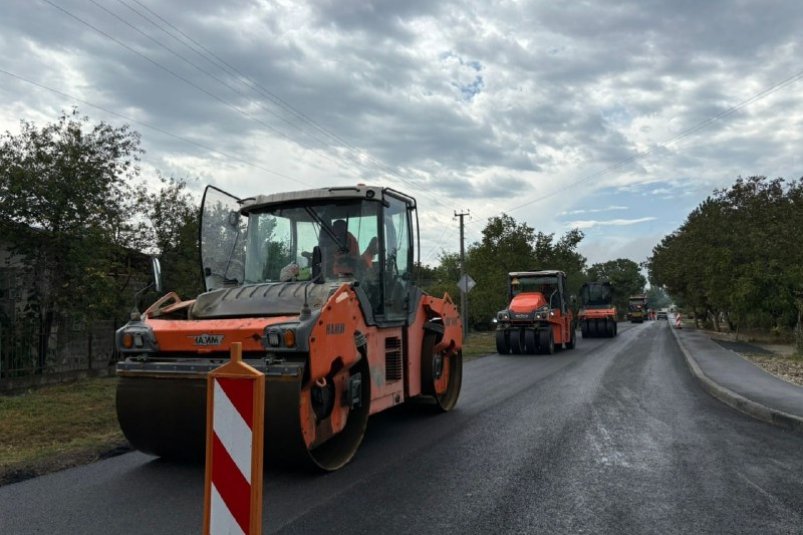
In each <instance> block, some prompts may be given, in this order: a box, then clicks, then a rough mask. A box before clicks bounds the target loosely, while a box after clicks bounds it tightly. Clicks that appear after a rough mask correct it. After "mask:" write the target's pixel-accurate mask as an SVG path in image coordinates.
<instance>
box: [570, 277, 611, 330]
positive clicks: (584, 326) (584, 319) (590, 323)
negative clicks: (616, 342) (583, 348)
mask: <svg viewBox="0 0 803 535" xmlns="http://www.w3.org/2000/svg"><path fill="white" fill-rule="evenodd" d="M616 321H617V310H616V306H615V305H614V304H613V287H612V286H611V284H610V283H609V282H587V283H585V284H583V285H582V286H581V287H580V311H579V312H578V313H577V322H578V323H579V324H580V333H581V334H582V335H583V338H595V337H613V336H616V334H617V331H618V328H617V323H616Z"/></svg>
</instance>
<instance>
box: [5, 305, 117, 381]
mask: <svg viewBox="0 0 803 535" xmlns="http://www.w3.org/2000/svg"><path fill="white" fill-rule="evenodd" d="M115 328H116V324H115V322H114V321H113V320H107V321H100V322H95V323H93V324H92V325H89V326H87V325H82V324H80V323H75V322H71V321H70V320H65V321H62V322H59V324H58V325H56V326H54V328H53V329H51V332H50V333H48V335H47V336H48V339H47V340H45V339H44V336H45V335H44V333H42V330H41V328H40V326H39V322H37V321H35V320H29V319H17V320H16V321H14V322H7V323H0V387H2V386H4V384H3V383H10V382H12V381H13V382H15V384H19V381H18V380H19V379H20V378H25V377H35V376H53V375H59V374H69V373H72V372H82V371H92V370H95V371H97V370H103V369H108V368H109V366H110V365H111V364H113V363H114V362H116V360H117V355H116V352H115V350H114V330H115ZM45 341H47V344H45ZM45 347H47V350H46V351H45V349H44V348H45Z"/></svg>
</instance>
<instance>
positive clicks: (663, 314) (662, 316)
mask: <svg viewBox="0 0 803 535" xmlns="http://www.w3.org/2000/svg"><path fill="white" fill-rule="evenodd" d="M655 319H659V320H668V319H669V312H668V311H667V310H666V309H665V308H662V309H661V310H659V311H658V314H657V315H656V316H655Z"/></svg>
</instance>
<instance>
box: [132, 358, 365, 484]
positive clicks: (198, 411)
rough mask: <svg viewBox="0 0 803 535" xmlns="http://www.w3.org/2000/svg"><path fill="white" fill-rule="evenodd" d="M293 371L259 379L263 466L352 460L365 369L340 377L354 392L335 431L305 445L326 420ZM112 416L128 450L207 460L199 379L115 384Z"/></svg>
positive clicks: (328, 465)
mask: <svg viewBox="0 0 803 535" xmlns="http://www.w3.org/2000/svg"><path fill="white" fill-rule="evenodd" d="M298 367H299V369H298V373H297V375H293V376H270V375H268V376H267V377H266V382H265V440H264V444H265V464H266V465H276V466H282V467H284V466H288V465H293V466H297V467H301V468H312V469H318V470H324V471H332V470H337V469H338V468H340V467H342V466H343V465H345V464H346V463H348V462H349V461H350V460H351V458H352V457H353V456H354V453H355V452H356V451H357V449H358V448H359V446H360V443H361V442H362V439H363V436H364V435H365V429H366V426H367V422H368V415H369V410H370V384H369V382H370V380H369V376H368V373H367V363H366V362H365V359H363V360H362V361H360V362H359V363H358V364H357V365H355V366H354V367H353V368H352V369H351V370H349V371H346V372H345V373H348V374H349V380H348V382H347V384H348V385H349V386H350V387H354V388H355V392H353V395H352V396H351V402H352V407H351V408H350V410H349V411H348V415H347V419H346V422H345V425H344V427H343V428H342V430H341V431H340V432H339V433H336V434H334V435H332V436H330V437H328V438H326V437H324V438H326V440H323V439H321V438H319V439H318V440H316V441H315V442H313V443H312V444H311V445H308V443H307V441H306V440H305V438H304V432H303V431H302V429H303V428H305V427H306V428H307V429H309V427H310V426H312V427H313V428H317V430H321V429H322V428H324V427H325V424H326V423H327V417H328V415H327V414H321V408H320V403H321V401H320V400H321V399H324V400H326V396H325V395H324V396H323V397H322V396H321V395H320V393H318V394H319V395H313V394H312V392H311V389H310V388H309V387H308V386H302V384H301V381H302V378H303V376H304V374H303V365H299V366H298ZM314 388H315V386H313V389H314ZM332 402H334V403H341V402H342V400H339V399H336V400H334V401H332V400H327V401H325V404H326V407H325V408H324V411H326V410H329V411H331V409H332V405H331V403H332ZM117 417H118V420H119V423H120V427H121V429H122V431H123V434H124V435H125V437H126V439H128V441H129V443H130V444H131V446H132V447H134V448H135V449H137V450H140V451H142V452H145V453H150V454H152V455H156V456H159V457H166V458H170V459H180V460H192V461H202V460H203V459H204V457H205V453H206V452H205V446H206V377H205V376H204V375H199V376H196V377H186V376H184V377H164V376H148V375H145V374H143V375H141V376H124V377H120V378H119V382H118V386H117ZM304 423H306V424H307V425H304ZM319 436H320V433H319Z"/></svg>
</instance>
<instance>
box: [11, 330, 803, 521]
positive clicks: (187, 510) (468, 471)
mask: <svg viewBox="0 0 803 535" xmlns="http://www.w3.org/2000/svg"><path fill="white" fill-rule="evenodd" d="M464 373H465V375H464V384H463V392H462V395H461V398H460V401H459V403H458V406H457V408H456V409H455V411H453V412H451V413H448V414H442V415H432V414H431V413H428V412H427V411H426V410H421V409H422V408H421V407H408V408H405V407H402V408H399V409H396V410H393V411H390V412H389V413H386V414H381V415H378V416H377V417H374V418H372V419H371V421H370V422H369V430H368V435H367V436H366V440H365V442H364V443H363V446H362V448H361V449H360V451H359V452H358V454H357V456H356V458H355V459H354V461H353V462H352V463H351V464H349V465H348V466H347V467H346V468H344V469H342V470H341V471H339V472H336V473H333V474H328V475H318V476H311V475H305V474H298V473H292V472H282V471H270V472H268V473H266V480H265V490H264V494H265V504H264V514H265V516H264V532H265V533H321V534H323V533H370V534H372V535H374V534H377V533H382V534H384V533H416V534H417V533H439V534H441V533H461V534H462V533H494V534H496V533H616V534H621V533H662V534H664V533H803V436H802V435H799V434H794V433H791V432H787V431H784V430H781V429H777V428H774V427H771V426H769V425H767V424H764V423H761V422H758V421H754V420H752V419H750V418H749V417H746V416H743V415H741V414H740V413H738V412H735V411H734V410H732V409H730V408H728V407H726V406H725V405H723V404H721V403H720V402H718V401H716V400H715V399H713V398H711V397H709V396H708V395H707V394H705V393H704V392H703V391H702V390H701V388H700V387H699V386H698V384H697V383H696V382H695V380H694V379H693V378H692V377H691V376H690V374H689V372H688V370H687V369H686V367H685V363H684V362H683V357H682V355H681V353H680V350H679V349H678V347H677V345H676V343H675V341H674V338H673V337H672V334H671V332H670V331H669V326H668V322H665V321H659V322H649V323H645V324H642V325H636V326H632V327H631V326H630V325H624V324H623V325H622V328H621V329H620V332H619V336H618V337H617V338H615V339H595V340H580V341H579V343H578V348H577V349H575V350H573V351H565V352H559V353H557V354H556V355H554V356H549V357H545V356H505V357H500V356H498V355H497V356H493V357H486V358H482V359H479V360H476V361H473V362H470V363H468V364H467V365H466V367H465V372H464ZM202 502H203V469H202V467H200V466H192V465H181V464H175V463H169V462H164V461H161V460H157V459H154V458H152V457H149V456H146V455H143V454H140V453H130V454H126V455H122V456H119V457H115V458H112V459H107V460H105V461H102V462H98V463H94V464H92V465H89V466H84V467H79V468H75V469H71V470H66V471H63V472H60V473H56V474H52V475H49V476H44V477H40V478H37V479H33V480H29V481H25V482H22V483H17V484H14V485H8V486H5V487H0V533H2V534H4V535H11V534H27V533H76V534H78V533H80V534H104V535H106V534H112V533H149V534H150V533H153V534H173V533H175V534H182V535H183V534H187V533H199V532H200V531H201V522H202Z"/></svg>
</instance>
